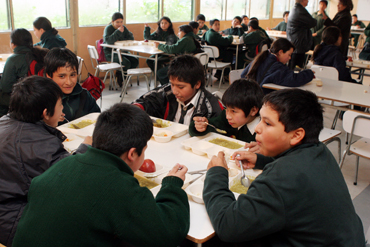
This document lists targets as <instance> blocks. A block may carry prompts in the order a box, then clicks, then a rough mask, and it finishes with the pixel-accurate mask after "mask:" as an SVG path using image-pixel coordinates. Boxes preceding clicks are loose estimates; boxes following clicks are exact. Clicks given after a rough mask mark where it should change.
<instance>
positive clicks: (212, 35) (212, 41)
mask: <svg viewBox="0 0 370 247" xmlns="http://www.w3.org/2000/svg"><path fill="white" fill-rule="evenodd" d="M202 40H204V41H205V42H207V44H208V45H212V46H217V48H218V50H219V53H220V55H219V57H218V58H219V59H222V60H223V61H224V62H230V61H228V60H224V59H225V58H227V57H229V54H228V53H229V52H232V51H228V50H227V48H228V47H229V46H230V45H231V44H232V43H233V36H231V35H229V36H227V37H223V36H222V35H221V34H219V33H218V32H216V31H215V30H213V29H212V28H211V29H209V30H208V31H207V32H206V33H205V34H204V35H203V37H202Z"/></svg>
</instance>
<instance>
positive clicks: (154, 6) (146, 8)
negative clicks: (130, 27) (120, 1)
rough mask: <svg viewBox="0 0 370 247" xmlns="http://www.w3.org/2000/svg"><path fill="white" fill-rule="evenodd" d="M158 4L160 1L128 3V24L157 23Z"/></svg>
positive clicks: (145, 0) (137, 0) (142, 0)
mask: <svg viewBox="0 0 370 247" xmlns="http://www.w3.org/2000/svg"><path fill="white" fill-rule="evenodd" d="M158 2H159V1H158V0H135V1H133V0H130V1H126V16H127V18H126V23H147V22H157V21H158V20H159V14H158ZM171 20H172V18H171Z"/></svg>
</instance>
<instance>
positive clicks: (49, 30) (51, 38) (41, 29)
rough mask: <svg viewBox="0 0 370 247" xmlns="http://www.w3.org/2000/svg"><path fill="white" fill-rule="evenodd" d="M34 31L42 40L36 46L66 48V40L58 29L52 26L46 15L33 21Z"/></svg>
mask: <svg viewBox="0 0 370 247" xmlns="http://www.w3.org/2000/svg"><path fill="white" fill-rule="evenodd" d="M33 31H34V34H35V35H36V37H37V38H39V39H40V40H41V41H40V42H38V43H36V44H34V46H41V47H42V48H47V49H49V50H51V49H52V48H54V47H60V48H65V47H66V46H67V43H66V41H65V40H64V39H63V38H62V37H61V36H60V35H59V34H58V30H56V29H55V28H53V27H52V26H51V22H50V21H49V20H48V18H46V17H38V18H37V19H36V20H35V21H34V22H33Z"/></svg>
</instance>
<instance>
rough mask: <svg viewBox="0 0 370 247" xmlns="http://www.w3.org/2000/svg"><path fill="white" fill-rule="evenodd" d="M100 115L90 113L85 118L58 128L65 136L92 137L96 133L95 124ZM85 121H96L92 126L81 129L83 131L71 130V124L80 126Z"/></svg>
mask: <svg viewBox="0 0 370 247" xmlns="http://www.w3.org/2000/svg"><path fill="white" fill-rule="evenodd" d="M99 114H100V113H90V114H88V115H86V116H83V117H80V118H78V119H75V120H73V121H70V122H69V123H65V124H63V125H60V126H58V127H57V129H59V130H60V131H61V132H63V134H65V135H66V134H75V135H78V136H82V137H86V136H92V134H93V132H94V128H95V122H96V120H97V118H98V116H99ZM83 120H92V121H95V122H94V123H93V124H90V125H88V126H86V127H84V128H81V129H73V128H71V127H70V126H71V123H72V124H78V123H80V122H81V121H83Z"/></svg>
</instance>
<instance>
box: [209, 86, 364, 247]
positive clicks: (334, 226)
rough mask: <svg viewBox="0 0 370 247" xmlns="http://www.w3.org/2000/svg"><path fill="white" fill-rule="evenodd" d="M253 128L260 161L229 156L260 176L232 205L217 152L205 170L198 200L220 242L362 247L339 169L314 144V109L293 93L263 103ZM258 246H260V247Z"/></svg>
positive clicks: (319, 119)
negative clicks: (202, 186)
mask: <svg viewBox="0 0 370 247" xmlns="http://www.w3.org/2000/svg"><path fill="white" fill-rule="evenodd" d="M260 115H261V122H260V123H259V124H258V125H257V126H256V129H255V131H256V133H257V135H256V141H257V143H258V144H259V146H260V154H254V153H251V152H243V151H241V152H236V153H234V154H233V157H236V155H237V154H240V157H236V159H238V160H241V161H242V162H243V167H244V168H258V169H263V172H262V173H261V174H260V175H259V176H258V177H257V178H256V179H255V180H254V181H253V182H252V183H251V185H250V187H249V190H248V192H247V194H241V195H240V196H239V198H238V200H235V197H234V195H233V193H232V192H231V191H229V189H228V172H227V169H225V168H227V165H226V162H225V159H224V154H223V153H222V152H220V153H219V154H218V156H217V157H216V156H214V157H213V158H212V160H211V162H210V163H209V164H208V172H207V176H206V179H205V184H204V190H203V199H204V202H205V206H206V209H207V212H208V215H209V217H210V219H211V222H212V225H213V227H214V229H215V231H216V233H217V235H218V236H219V237H220V239H221V240H223V241H226V242H246V241H252V240H256V241H257V242H258V243H260V244H268V246H365V238H364V232H363V227H362V223H361V220H360V218H359V217H358V216H357V214H356V212H355V209H354V207H353V204H352V201H351V197H350V195H349V192H348V188H347V185H346V183H345V181H344V178H343V175H342V173H341V171H340V169H339V166H338V164H337V162H336V160H335V158H334V157H333V155H332V154H331V153H330V151H329V150H328V148H327V147H326V146H325V145H324V144H323V143H321V142H319V139H318V138H319V133H320V131H321V129H322V128H323V114H322V107H321V105H320V104H319V103H318V101H317V98H316V95H315V94H313V93H311V92H308V91H303V90H300V89H286V90H279V91H275V92H272V93H270V94H268V95H266V96H265V97H264V99H263V106H262V108H261V110H260ZM263 246H264V245H263Z"/></svg>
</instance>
